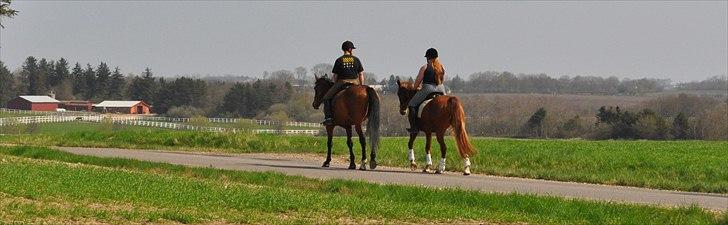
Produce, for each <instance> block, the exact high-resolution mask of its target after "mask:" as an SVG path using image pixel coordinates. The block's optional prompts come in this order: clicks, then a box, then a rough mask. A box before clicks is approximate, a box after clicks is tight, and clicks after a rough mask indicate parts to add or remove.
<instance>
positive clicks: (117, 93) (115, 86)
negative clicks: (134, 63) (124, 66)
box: [106, 67, 126, 100]
mask: <svg viewBox="0 0 728 225" xmlns="http://www.w3.org/2000/svg"><path fill="white" fill-rule="evenodd" d="M125 89H126V80H125V79H124V75H123V74H121V70H119V67H116V68H115V69H114V73H112V74H111V78H110V80H109V88H108V92H107V93H108V94H107V96H106V97H107V98H108V99H110V100H121V99H123V98H124V91H125Z"/></svg>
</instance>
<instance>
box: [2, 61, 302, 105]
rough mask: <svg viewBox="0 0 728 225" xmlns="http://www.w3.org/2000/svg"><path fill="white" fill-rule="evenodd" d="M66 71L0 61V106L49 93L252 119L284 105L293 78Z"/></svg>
mask: <svg viewBox="0 0 728 225" xmlns="http://www.w3.org/2000/svg"><path fill="white" fill-rule="evenodd" d="M69 67H70V65H69V63H68V61H67V60H66V59H64V58H60V59H58V60H56V61H54V60H48V59H45V58H41V59H37V58H35V57H32V56H30V57H28V58H26V60H25V62H24V63H23V65H22V68H21V69H20V70H19V71H17V72H16V73H11V72H10V71H9V70H8V68H7V67H6V66H5V65H4V63H3V62H2V61H0V106H4V105H5V104H6V103H7V102H8V101H9V100H10V99H12V98H14V97H16V96H19V95H49V94H51V93H53V94H55V96H56V98H57V99H59V100H88V101H92V102H100V101H103V100H143V101H145V102H147V103H148V104H150V105H152V107H153V108H152V110H153V112H155V113H158V114H166V113H168V112H169V111H170V110H173V109H175V108H180V107H182V108H184V109H185V110H184V111H191V112H195V114H199V115H210V116H212V115H228V116H231V117H240V116H242V117H253V116H256V115H257V113H258V112H259V111H261V110H265V109H268V107H270V106H271V105H273V104H276V103H285V102H287V101H289V100H290V98H291V96H292V92H293V87H292V85H291V82H292V81H294V80H295V79H289V77H287V75H288V73H286V72H284V71H279V72H274V73H273V76H270V78H269V79H258V80H256V81H253V82H246V83H239V82H221V81H214V80H208V81H206V80H202V79H199V78H190V77H177V78H164V77H155V76H154V73H153V72H152V70H151V69H150V68H146V69H144V71H143V72H142V73H141V74H140V75H134V74H128V75H124V74H123V73H122V72H121V70H120V69H119V67H114V68H113V69H111V68H110V66H109V65H108V64H107V63H105V62H101V63H100V64H99V65H97V66H92V65H91V64H86V65H85V66H82V65H81V64H80V63H76V64H75V65H74V66H73V67H72V68H69ZM299 71H300V70H299ZM221 90H222V91H221ZM175 111H176V112H178V113H181V112H180V111H181V110H173V112H175Z"/></svg>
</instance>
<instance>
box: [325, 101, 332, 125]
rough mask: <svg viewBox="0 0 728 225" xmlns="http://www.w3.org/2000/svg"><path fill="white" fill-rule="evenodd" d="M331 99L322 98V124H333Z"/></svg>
mask: <svg viewBox="0 0 728 225" xmlns="http://www.w3.org/2000/svg"><path fill="white" fill-rule="evenodd" d="M332 102H333V101H332V100H324V122H322V124H323V125H325V126H329V125H334V112H333V111H332V109H331V108H332Z"/></svg>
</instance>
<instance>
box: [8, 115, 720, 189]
mask: <svg viewBox="0 0 728 225" xmlns="http://www.w3.org/2000/svg"><path fill="white" fill-rule="evenodd" d="M0 142H3V143H16V144H26V145H60V146H85V147H118V148H144V149H167V150H183V151H210V152H225V153H248V152H288V153H316V154H322V159H323V153H325V150H326V147H325V146H326V140H325V138H323V137H307V136H275V135H250V134H230V133H203V132H188V131H170V130H154V129H126V130H119V131H115V132H111V131H98V130H95V131H92V130H80V131H72V132H68V131H67V132H65V133H53V134H48V135H43V134H40V135H16V136H0ZM406 142H407V140H406V138H396V137H395V138H384V139H383V140H382V144H381V145H380V146H381V148H380V151H379V156H378V160H379V162H380V163H381V164H383V165H389V166H407V165H408V162H407V160H406ZM423 142H424V141H423V140H421V139H420V140H418V141H417V142H416V145H417V146H416V149H417V151H416V154H417V158H418V161H420V162H419V163H420V164H422V163H423V162H422V161H423V158H422V156H423V155H424V154H423V151H422V149H423V147H422V146H423V145H424V144H423ZM355 143H357V142H356V141H355ZM473 144H474V145H475V146H476V148H477V149H478V150H479V152H478V155H476V156H474V157H472V159H471V160H472V162H473V167H472V170H473V172H475V173H482V174H492V175H500V176H514V177H527V178H538V179H550V180H560V181H576V182H587V183H601V184H614V185H626V186H637V187H650V188H658V189H670V190H683V191H697V192H713V193H728V169H727V168H726V167H725V162H728V142H726V141H585V140H517V139H491V138H475V139H474V140H473ZM355 146H356V147H355V149H358V145H355ZM447 146H448V149H449V153H448V162H449V163H448V169H449V170H456V171H459V170H461V169H462V164H461V163H460V162H461V161H460V159H459V158H458V156H457V153H456V151H455V148H454V143H453V141H452V139H447ZM355 151H356V152H359V150H355ZM334 153H335V154H338V155H343V154H348V151H347V150H346V146H345V140H344V139H342V138H337V139H336V140H335V142H334ZM438 153H439V150H438V149H437V148H435V150H434V151H433V156H434V157H437V155H438ZM358 155H359V154H357V156H358Z"/></svg>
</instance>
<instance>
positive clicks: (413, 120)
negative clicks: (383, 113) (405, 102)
mask: <svg viewBox="0 0 728 225" xmlns="http://www.w3.org/2000/svg"><path fill="white" fill-rule="evenodd" d="M417 108H418V107H409V113H407V119H409V123H410V128H407V131H409V132H410V133H415V134H416V133H419V132H420V129H419V128H418V127H417Z"/></svg>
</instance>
